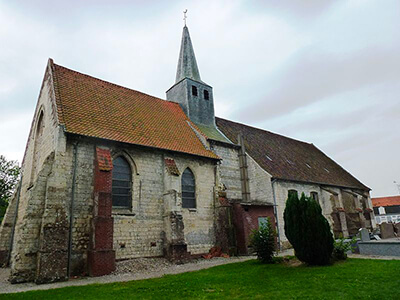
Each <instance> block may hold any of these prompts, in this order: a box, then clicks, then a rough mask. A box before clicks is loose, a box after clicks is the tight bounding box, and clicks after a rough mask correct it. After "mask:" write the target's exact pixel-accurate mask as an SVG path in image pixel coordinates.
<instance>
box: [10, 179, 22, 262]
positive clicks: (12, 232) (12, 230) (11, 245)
mask: <svg viewBox="0 0 400 300" xmlns="http://www.w3.org/2000/svg"><path fill="white" fill-rule="evenodd" d="M22 178H23V176H22V174H21V178H20V180H19V186H18V190H17V203H16V205H15V214H14V220H13V225H12V229H11V236H10V250H9V251H8V256H7V261H6V265H7V266H9V265H10V260H11V253H12V250H13V245H14V234H15V227H16V225H17V218H18V208H19V198H20V196H21V187H22Z"/></svg>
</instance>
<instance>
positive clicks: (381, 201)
mask: <svg viewBox="0 0 400 300" xmlns="http://www.w3.org/2000/svg"><path fill="white" fill-rule="evenodd" d="M371 201H372V206H373V207H380V206H393V205H400V196H390V197H377V198H371Z"/></svg>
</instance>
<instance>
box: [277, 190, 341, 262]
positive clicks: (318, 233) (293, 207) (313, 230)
mask: <svg viewBox="0 0 400 300" xmlns="http://www.w3.org/2000/svg"><path fill="white" fill-rule="evenodd" d="M284 220H285V234H286V237H287V238H288V240H289V242H290V243H291V244H292V246H293V248H294V251H295V255H296V257H297V258H298V259H299V260H301V261H303V262H305V263H307V264H310V265H326V264H329V263H330V262H331V258H332V251H333V242H334V240H333V236H332V232H331V230H330V226H329V223H328V221H327V220H326V219H325V217H324V216H323V215H322V210H321V207H320V206H319V204H318V202H317V201H315V200H314V199H313V198H311V197H306V196H305V195H304V193H302V195H301V198H300V199H299V197H298V195H297V193H289V196H288V199H287V201H286V207H285V211H284Z"/></svg>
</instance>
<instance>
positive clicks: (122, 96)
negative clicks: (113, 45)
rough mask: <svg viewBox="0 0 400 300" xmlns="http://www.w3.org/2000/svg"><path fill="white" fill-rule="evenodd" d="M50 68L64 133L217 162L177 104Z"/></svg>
mask: <svg viewBox="0 0 400 300" xmlns="http://www.w3.org/2000/svg"><path fill="white" fill-rule="evenodd" d="M50 63H51V67H52V73H53V81H54V89H55V95H56V103H57V110H58V113H59V120H60V123H62V124H63V125H65V130H66V132H69V133H74V134H79V135H84V136H90V137H97V138H103V139H108V140H114V141H119V142H124V143H129V144H137V145H142V146H148V147H154V148H159V149H166V150H171V151H176V152H183V153H187V154H193V155H197V156H203V157H208V158H213V159H219V157H218V156H217V155H216V154H214V153H213V152H212V151H210V150H208V149H206V148H205V147H204V145H203V144H202V143H201V141H200V140H199V139H198V138H197V136H196V134H195V132H194V131H193V130H192V128H190V126H189V124H188V123H187V122H188V121H189V122H190V120H189V119H188V118H187V116H186V115H185V113H184V112H183V110H182V109H181V107H180V106H179V104H177V103H174V102H169V101H166V100H162V99H159V98H156V97H153V96H150V95H147V94H144V93H141V92H138V91H135V90H131V89H128V88H125V87H122V86H119V85H116V84H113V83H110V82H106V81H103V80H100V79H97V78H94V77H91V76H88V75H85V74H82V73H79V72H76V71H73V70H70V69H67V68H65V67H62V66H59V65H56V64H54V63H52V61H51V60H50ZM191 124H192V125H193V126H194V128H196V126H195V125H194V124H193V123H191Z"/></svg>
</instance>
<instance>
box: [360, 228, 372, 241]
mask: <svg viewBox="0 0 400 300" xmlns="http://www.w3.org/2000/svg"><path fill="white" fill-rule="evenodd" d="M360 238H361V241H363V242H368V241H370V240H371V239H370V238H369V232H368V230H367V229H365V228H361V229H360Z"/></svg>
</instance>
